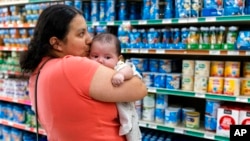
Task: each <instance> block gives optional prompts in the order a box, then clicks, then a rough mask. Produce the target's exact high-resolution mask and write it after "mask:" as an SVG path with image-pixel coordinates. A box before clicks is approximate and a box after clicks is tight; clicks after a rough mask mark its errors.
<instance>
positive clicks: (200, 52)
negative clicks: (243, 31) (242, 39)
mask: <svg viewBox="0 0 250 141" xmlns="http://www.w3.org/2000/svg"><path fill="white" fill-rule="evenodd" d="M122 53H135V54H138V53H140V54H166V55H167V54H172V55H194V54H196V55H220V56H250V51H245V50H186V49H185V50H183V49H181V50H174V49H136V48H134V49H126V48H124V49H122Z"/></svg>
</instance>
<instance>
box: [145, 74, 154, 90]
mask: <svg viewBox="0 0 250 141" xmlns="http://www.w3.org/2000/svg"><path fill="white" fill-rule="evenodd" d="M142 80H143V82H144V83H145V85H146V86H147V87H154V73H153V72H142Z"/></svg>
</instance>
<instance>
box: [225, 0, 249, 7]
mask: <svg viewBox="0 0 250 141" xmlns="http://www.w3.org/2000/svg"><path fill="white" fill-rule="evenodd" d="M223 5H224V8H225V7H238V8H240V7H243V6H245V0H223Z"/></svg>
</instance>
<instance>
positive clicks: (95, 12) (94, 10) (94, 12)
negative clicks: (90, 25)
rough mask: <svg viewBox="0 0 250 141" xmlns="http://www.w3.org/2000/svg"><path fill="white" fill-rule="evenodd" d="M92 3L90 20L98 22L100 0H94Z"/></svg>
mask: <svg viewBox="0 0 250 141" xmlns="http://www.w3.org/2000/svg"><path fill="white" fill-rule="evenodd" d="M90 5H91V12H90V20H91V21H92V22H96V21H98V20H99V16H98V15H99V11H98V1H97V0H92V1H91V4H90Z"/></svg>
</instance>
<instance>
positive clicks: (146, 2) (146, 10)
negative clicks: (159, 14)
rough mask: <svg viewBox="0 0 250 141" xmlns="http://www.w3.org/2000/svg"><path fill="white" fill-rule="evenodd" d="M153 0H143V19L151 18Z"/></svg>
mask: <svg viewBox="0 0 250 141" xmlns="http://www.w3.org/2000/svg"><path fill="white" fill-rule="evenodd" d="M150 8H151V0H143V6H142V19H143V20H147V19H150V15H151V13H152V12H151V11H150Z"/></svg>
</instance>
